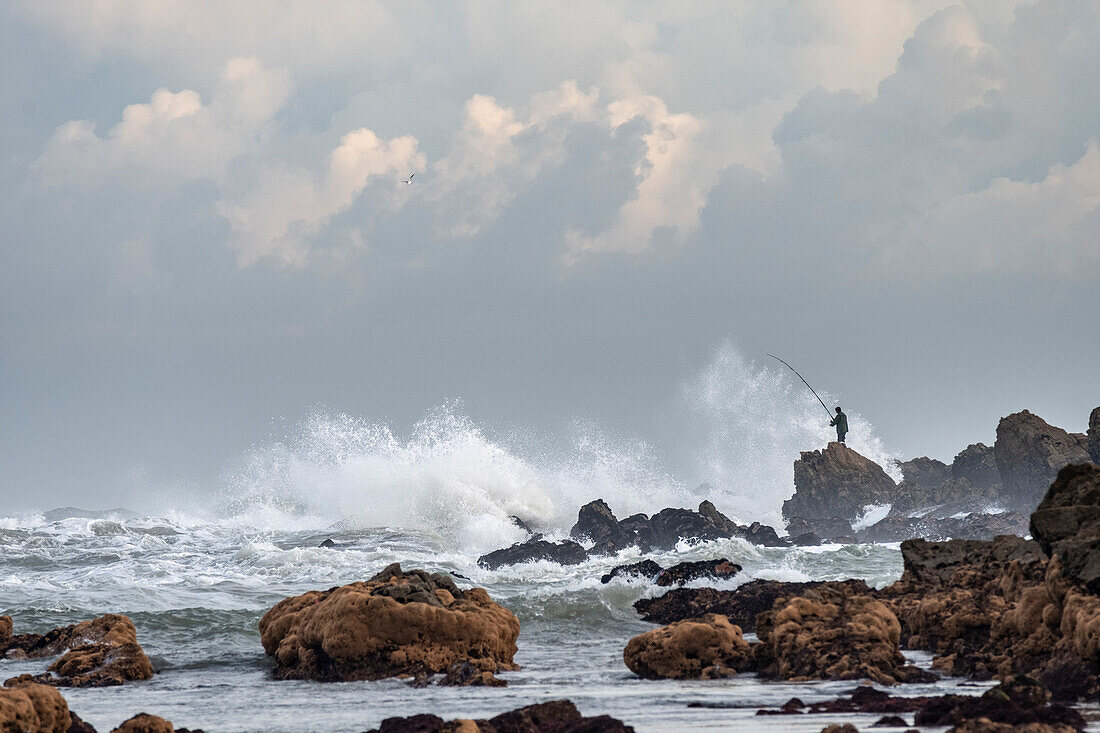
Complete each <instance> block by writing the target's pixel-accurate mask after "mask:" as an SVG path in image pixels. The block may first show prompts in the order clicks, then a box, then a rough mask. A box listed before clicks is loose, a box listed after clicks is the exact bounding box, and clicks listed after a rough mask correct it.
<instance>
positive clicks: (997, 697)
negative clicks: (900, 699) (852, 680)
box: [914, 675, 1085, 730]
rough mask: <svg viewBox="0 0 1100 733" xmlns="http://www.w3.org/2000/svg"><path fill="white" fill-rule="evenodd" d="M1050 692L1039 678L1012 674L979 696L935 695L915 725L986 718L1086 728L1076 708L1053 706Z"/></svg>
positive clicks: (1014, 722)
mask: <svg viewBox="0 0 1100 733" xmlns="http://www.w3.org/2000/svg"><path fill="white" fill-rule="evenodd" d="M1049 701H1050V693H1049V692H1048V691H1047V690H1046V689H1045V688H1043V686H1042V685H1040V684H1039V682H1038V681H1036V680H1034V679H1032V678H1029V677H1025V676H1022V675H1016V676H1010V677H1009V678H1008V679H1007V680H1005V681H1004V682H1003V683H1001V684H1000V685H998V686H997V687H994V688H993V689H991V690H988V691H987V692H986V693H985V694H983V695H981V696H980V697H968V696H962V695H944V696H942V697H939V698H932V699H931V700H930V701H929V702H928V703H927V704H925V705H924V706H922V707H921V709H920V710H918V711H917V715H916V720H915V721H914V723H915V725H918V726H944V725H959V724H962V723H965V722H967V721H975V720H980V719H983V718H984V719H986V720H988V721H990V722H992V723H1001V724H1006V725H1011V726H1025V725H1036V724H1039V725H1048V726H1066V727H1068V728H1069V729H1071V730H1084V728H1085V719H1084V718H1083V717H1081V714H1080V713H1078V712H1077V711H1076V710H1072V709H1070V708H1067V707H1065V706H1063V705H1057V704H1054V705H1051V704H1048V703H1049Z"/></svg>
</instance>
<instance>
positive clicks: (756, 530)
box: [699, 501, 788, 547]
mask: <svg viewBox="0 0 1100 733" xmlns="http://www.w3.org/2000/svg"><path fill="white" fill-rule="evenodd" d="M699 514H700V515H701V516H703V517H704V518H705V519H707V520H708V521H709V522H710V523H711V524H713V525H714V526H715V527H716V528H717V529H718V530H719V531H720V532H722V536H723V537H740V538H741V539H743V540H747V541H749V542H751V543H752V544H754V545H762V546H763V547H786V546H787V545H788V543H787V542H786V541H785V540H783V539H782V538H781V537H780V536H779V534H778V533H777V532H776V531H775V528H774V527H769V526H768V525H766V524H761V523H760V522H753V523H752V524H750V525H748V526H745V525H742V524H738V523H737V522H734V521H733V520H732V519H730V518H729V517H727V516H726V515H725V514H723V513H722V512H720V511H718V509H717V507H715V506H714V504H712V503H711V502H709V501H704V502H701V503H700V504H699Z"/></svg>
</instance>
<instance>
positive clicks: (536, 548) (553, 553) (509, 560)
mask: <svg viewBox="0 0 1100 733" xmlns="http://www.w3.org/2000/svg"><path fill="white" fill-rule="evenodd" d="M587 558H588V553H587V552H585V549H584V548H583V547H581V546H580V545H578V544H577V543H576V542H572V541H570V540H562V541H561V542H547V541H546V540H544V539H541V538H539V537H533V538H531V539H529V540H527V541H526V542H518V543H516V544H514V545H512V546H511V547H505V548H504V549H502V550H494V551H493V552H490V553H488V554H487V555H482V556H481V557H479V558H478V559H477V564H478V565H480V566H481V567H483V568H488V569H490V570H495V569H496V568H499V567H503V566H505V565H518V564H519V563H522V562H535V561H537V560H550V561H551V562H556V563H558V564H559V565H578V564H580V563H582V562H584V561H585V560H586V559H587Z"/></svg>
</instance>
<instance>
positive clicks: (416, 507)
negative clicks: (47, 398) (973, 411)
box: [0, 352, 1095, 733]
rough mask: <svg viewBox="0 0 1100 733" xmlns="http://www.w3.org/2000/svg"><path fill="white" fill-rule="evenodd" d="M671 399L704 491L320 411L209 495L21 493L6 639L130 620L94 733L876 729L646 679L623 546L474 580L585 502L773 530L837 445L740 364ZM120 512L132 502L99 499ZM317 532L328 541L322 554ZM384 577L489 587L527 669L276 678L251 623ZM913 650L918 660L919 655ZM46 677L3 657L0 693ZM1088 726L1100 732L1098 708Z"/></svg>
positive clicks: (433, 426) (723, 690)
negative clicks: (639, 671) (66, 503)
mask: <svg viewBox="0 0 1100 733" xmlns="http://www.w3.org/2000/svg"><path fill="white" fill-rule="evenodd" d="M748 395H751V399H748V398H747V396H748ZM683 396H684V400H685V401H686V402H687V403H689V404H690V405H693V406H692V408H691V412H690V416H689V417H690V419H689V420H687V421H686V422H685V423H683V425H684V427H683V428H682V429H680V430H679V431H678V432H679V433H681V434H682V435H684V436H686V437H687V443H688V444H690V445H691V446H692V448H693V452H692V455H693V456H694V459H695V463H694V464H693V465H694V469H693V471H692V472H691V474H692V475H693V476H703V477H706V478H708V479H709V481H708V482H707V483H696V481H695V480H691V481H686V480H683V479H680V478H677V476H678V475H681V473H682V474H686V473H687V471H681V472H680V473H678V472H677V470H675V469H671V468H669V467H668V466H669V463H668V462H667V461H664V460H662V459H661V458H660V457H659V453H658V452H656V451H655V450H654V449H653V448H652V447H651V445H650V444H648V443H646V442H645V441H641V440H638V439H635V438H632V437H630V436H627V437H623V436H622V435H608V434H607V433H605V432H603V431H600V430H598V429H596V428H594V427H593V426H592V425H591V424H589V423H584V422H578V423H577V424H575V425H572V426H570V428H569V429H568V430H567V431H565V432H566V433H567V434H568V439H565V440H560V441H558V442H557V443H556V444H552V442H549V441H545V440H541V439H539V438H537V437H535V438H532V436H531V435H530V433H529V432H528V431H523V430H516V429H514V428H509V429H507V430H491V429H489V428H488V427H487V426H485V425H481V424H478V423H476V422H475V421H474V420H472V419H471V418H469V417H468V416H466V415H465V414H464V413H463V412H462V411H461V409H460V408H459V407H458V406H455V405H447V406H443V407H441V408H439V409H438V410H436V411H434V412H433V413H431V414H429V415H427V416H425V417H424V419H422V420H421V421H420V422H419V423H417V424H416V425H415V426H413V427H412V428H411V429H410V430H409V431H407V432H406V433H400V432H399V431H397V430H395V429H392V428H391V427H389V426H387V425H386V424H384V423H380V422H377V421H371V420H368V419H364V418H359V417H354V416H349V415H346V414H341V413H338V412H332V411H325V410H319V411H317V412H316V414H313V415H310V416H308V417H307V418H305V419H304V420H302V421H300V422H298V423H296V424H294V425H293V426H291V427H290V428H288V429H286V430H284V431H282V432H280V433H278V434H276V435H273V436H270V437H265V438H264V439H263V440H259V441H257V443H256V444H255V445H254V446H252V448H250V449H249V450H247V451H245V452H244V453H243V454H242V455H241V456H240V457H239V458H238V459H237V460H234V461H232V462H230V465H228V466H227V467H226V469H225V471H224V472H223V474H222V475H220V476H219V478H218V479H217V480H216V481H213V482H212V483H210V484H208V485H192V484H183V483H176V484H158V483H156V482H153V483H150V484H148V485H145V486H142V487H139V488H140V490H139V491H134V490H130V491H128V492H120V493H119V494H117V495H115V494H113V493H111V492H107V491H104V492H99V493H98V494H90V495H92V496H95V497H98V501H99V502H100V505H99V506H84V507H60V508H58V507H50V506H40V507H37V508H34V507H33V504H34V502H35V497H34V496H26V497H21V500H22V502H23V504H25V505H29V506H31V507H32V508H29V509H26V510H20V511H8V512H6V514H7V515H6V516H0V613H6V614H10V615H11V616H12V618H13V619H14V623H15V632H16V633H26V632H44V631H47V630H49V629H51V628H54V627H56V626H60V625H64V624H70V623H75V622H78V621H81V620H84V619H89V618H92V617H94V616H97V615H100V614H104V613H122V614H126V615H127V616H129V617H130V618H131V619H132V620H133V622H134V624H135V626H136V627H137V634H138V641H139V642H140V643H141V645H142V646H143V647H144V649H145V651H146V653H147V654H148V655H149V657H150V659H151V660H152V662H153V666H154V668H155V670H156V673H155V675H154V677H153V679H152V680H149V681H145V682H133V683H128V684H126V685H123V686H119V687H112V688H101V689H64V690H63V694H64V695H65V697H66V699H67V700H68V702H69V705H70V707H71V709H72V710H74V711H75V712H76V713H77V714H78V715H80V716H81V717H82V718H83V719H84V720H86V721H88V722H89V723H91V724H92V725H94V726H95V727H96V728H97V729H98V730H100V731H110V730H111V729H112V728H114V727H115V726H117V725H118V724H119V723H120V722H122V721H123V720H125V719H126V718H129V717H130V716H132V715H134V714H136V713H138V712H148V713H152V714H155V715H159V716H162V717H164V718H167V719H168V720H170V721H172V723H173V724H174V725H175V726H176V727H186V728H190V729H202V730H205V731H207V732H208V733H210V732H214V733H232V732H234V731H242V732H243V731H265V732H268V733H274V732H276V731H285V732H287V733H290V732H292V731H294V732H298V731H333V732H336V731H348V732H351V731H365V730H369V729H371V728H375V727H377V726H378V725H379V723H381V721H382V720H383V719H385V718H389V717H393V716H409V715H414V714H417V713H435V714H437V715H440V716H441V717H443V718H444V719H453V718H457V717H462V718H475V719H477V718H488V717H492V716H494V715H497V714H499V713H502V712H506V711H508V710H512V709H514V708H517V707H521V706H524V705H530V704H534V703H538V702H543V701H548V700H557V699H563V698H564V699H569V700H572V701H573V702H574V703H575V704H576V705H577V707H578V708H579V709H580V710H581V712H582V713H584V714H586V715H600V714H608V715H611V716H614V717H616V718H619V719H621V720H623V721H624V722H626V723H627V724H629V725H631V726H633V727H634V729H635V730H637V731H652V732H657V731H710V730H747V731H776V730H784V731H814V732H815V733H816V731H820V730H821V729H822V728H823V727H824V726H825V725H827V724H830V723H843V722H850V723H853V724H855V725H856V726H857V727H859V728H860V729H863V728H866V727H868V726H870V725H871V724H873V723H874V722H876V720H877V719H878V717H879V716H873V715H828V716H817V715H813V716H810V715H795V716H768V715H757V712H758V711H759V710H761V709H764V708H774V707H777V706H779V705H782V704H783V703H784V702H786V701H787V700H789V699H790V698H792V697H797V698H800V699H801V700H803V701H804V702H813V701H818V700H825V699H831V698H835V697H837V696H839V695H842V694H844V693H846V692H849V691H851V690H852V689H853V688H854V687H855V685H856V683H854V682H815V683H790V682H775V681H764V680H760V679H757V678H756V677H754V676H752V675H748V674H746V675H740V676H737V677H734V678H730V679H724V680H714V681H646V680H640V679H638V678H636V677H635V676H634V675H633V674H631V672H630V671H629V670H628V669H627V668H626V666H625V665H624V663H623V659H622V652H623V648H624V647H625V645H626V643H627V641H628V640H629V639H630V638H631V637H632V636H635V635H637V634H639V633H641V632H643V631H646V630H647V629H650V628H654V627H653V626H652V625H650V624H647V623H645V622H642V621H641V620H640V619H639V617H638V614H637V613H636V612H635V611H634V608H633V604H634V602H635V601H637V600H638V599H640V598H644V597H649V596H654V595H657V594H659V593H662V592H663V591H664V589H659V588H656V587H655V586H653V585H651V584H650V583H648V582H646V581H642V580H631V579H622V578H617V579H615V580H613V581H612V582H610V583H608V584H602V583H601V582H600V577H601V576H602V575H603V574H604V573H606V572H608V571H609V570H610V569H611V568H612V567H614V566H615V565H619V564H623V563H629V562H634V561H636V560H637V559H639V557H640V554H639V552H638V551H637V550H636V549H631V550H626V551H624V552H622V553H620V554H619V555H617V556H612V557H600V558H595V559H590V560H588V561H587V562H584V563H582V564H580V565H573V566H564V567H563V566H560V565H558V564H555V563H552V562H535V563H526V564H521V565H515V566H511V567H504V568H500V569H498V570H487V569H485V568H482V567H479V565H478V564H477V558H478V557H479V556H480V555H481V554H483V553H486V552H489V551H491V550H494V549H497V548H500V547H506V546H508V545H510V544H512V543H514V542H519V541H522V540H523V539H524V538H525V536H526V534H525V532H524V530H522V529H521V528H519V527H518V526H517V525H516V524H515V522H514V521H513V520H512V517H519V518H521V519H522V520H523V521H524V522H526V523H527V524H529V525H530V526H531V527H533V528H534V529H535V530H536V531H538V532H541V533H544V534H545V536H546V537H547V538H548V539H557V538H564V537H567V536H568V534H569V529H570V527H571V525H572V524H573V522H575V520H576V516H577V510H578V508H579V507H580V506H581V505H582V504H584V503H585V502H587V501H590V500H592V499H596V498H602V499H604V500H605V501H607V502H608V504H609V505H610V506H611V508H612V510H613V511H614V512H615V513H616V514H617V516H619V517H620V518H623V517H626V516H628V515H630V514H633V513H635V512H647V513H652V512H655V511H658V510H660V509H662V508H664V507H668V506H674V507H691V508H694V507H696V506H697V505H698V503H699V502H700V501H701V500H702V499H709V500H711V501H713V502H714V503H715V504H716V505H717V507H718V508H719V509H720V510H721V511H723V512H725V513H726V514H728V515H730V516H731V517H733V518H734V519H736V520H738V521H741V522H745V523H747V522H749V521H753V520H759V521H764V522H767V523H770V524H772V525H773V526H777V527H782V523H781V506H782V501H783V499H785V498H786V497H789V496H790V494H791V493H792V492H793V490H794V487H793V479H792V469H791V465H792V462H793V461H794V460H795V459H797V457H798V451H799V450H805V449H811V448H815V447H824V445H825V444H826V442H827V441H828V438H829V433H830V431H829V429H828V428H827V424H826V423H825V422H824V421H823V420H821V418H820V416H819V415H817V414H816V411H819V410H820V407H819V406H817V405H816V403H814V402H812V397H811V398H809V400H807V399H806V396H805V395H803V394H802V393H801V392H800V391H798V390H796V389H795V388H794V386H793V385H791V384H790V382H789V380H788V379H787V378H786V377H785V376H783V375H777V374H775V373H773V372H767V371H765V370H762V369H757V368H754V367H753V366H752V365H750V364H748V363H746V362H744V361H743V360H740V357H738V356H737V354H736V353H732V352H731V353H730V354H729V355H727V361H726V362H725V363H723V362H722V360H721V359H719V360H718V362H716V364H715V365H712V372H708V373H704V374H702V375H700V376H699V377H698V379H696V380H695V381H694V382H693V383H691V384H688V385H686V387H685V390H684V395H683ZM849 415H850V423H851V427H852V432H851V433H850V436H849V438H850V440H849V442H850V444H851V445H852V446H853V447H855V448H856V449H857V450H859V451H860V452H861V453H864V454H865V455H868V456H871V457H873V458H875V460H877V461H879V462H880V464H882V465H884V466H886V467H887V468H888V470H894V469H893V467H892V465H891V463H890V459H891V457H892V456H891V454H890V453H888V452H887V451H885V449H884V448H883V447H882V444H881V442H880V441H878V440H877V439H876V438H875V437H874V434H873V430H871V428H870V426H869V424H868V423H867V422H866V421H864V420H862V418H861V417H860V416H859V415H858V413H857V412H855V411H851V412H849ZM764 418H767V419H764ZM760 425H764V426H766V428H764V429H763V431H762V430H761V429H760V428H759V427H757V426H760ZM680 465H681V466H683V465H687V464H686V463H684V462H682V463H681V464H680ZM119 497H121V498H122V499H124V502H121V501H120V502H115V501H113V500H114V499H117V498H119ZM119 504H122V506H119ZM104 505H105V506H104ZM112 507H114V508H112ZM879 510H880V511H881V508H879ZM3 513H4V512H3V511H0V514H3ZM872 520H873V517H869V518H868V520H867V521H872ZM326 539H331V540H332V541H333V543H334V544H335V546H334V547H331V548H326V547H319V545H320V544H321V542H322V541H324V540H326ZM649 557H651V558H652V559H654V560H656V561H657V562H658V563H660V564H662V565H665V566H669V565H672V564H675V563H677V562H683V561H688V560H701V559H713V558H719V557H724V558H728V559H729V560H732V561H733V562H735V563H738V564H740V565H741V566H742V567H743V570H742V572H741V573H739V574H738V575H737V576H736V577H734V578H733V579H731V580H728V581H723V582H721V583H718V587H723V588H735V587H737V586H739V585H740V584H742V583H745V582H748V581H749V580H752V579H755V578H764V579H776V580H785V581H805V580H842V579H845V578H861V579H863V580H865V581H867V583H869V584H870V585H873V586H876V587H881V586H884V585H886V584H889V583H891V582H892V581H894V580H896V579H897V578H898V577H899V576H900V575H901V572H902V560H901V553H900V550H899V548H898V546H897V545H896V544H881V545H869V544H864V545H825V546H821V547H812V548H764V547H758V546H755V545H752V544H749V543H747V542H744V541H742V540H739V539H735V540H722V541H715V542H705V543H701V544H688V543H682V544H681V545H680V546H678V547H676V548H675V549H674V550H671V551H667V552H659V553H653V554H650V555H649ZM394 562H398V563H400V564H401V565H402V567H403V568H405V569H412V568H420V569H424V570H428V571H433V572H434V571H445V572H451V573H454V574H456V576H461V577H459V578H458V580H457V582H458V583H459V585H460V587H469V586H471V585H476V586H480V587H484V588H486V589H487V590H488V592H489V594H490V596H491V597H492V598H493V599H494V600H496V601H497V602H499V603H501V604H502V605H504V606H505V607H507V608H508V609H510V610H511V611H512V612H513V613H515V614H516V616H517V617H518V618H519V620H520V624H521V630H520V635H519V639H518V642H517V644H518V653H517V655H516V658H515V661H516V662H517V663H518V664H519V666H520V667H521V669H520V670H518V671H515V672H507V673H503V674H501V675H500V676H501V678H502V679H504V680H506V681H507V683H508V684H507V686H506V687H502V688H449V687H439V686H429V687H426V688H414V687H411V686H409V685H408V684H407V683H406V682H405V681H402V680H398V679H389V680H382V681H376V682H348V683H318V682H302V681H277V680H275V679H273V677H272V663H271V660H270V659H268V658H267V657H266V656H265V655H264V651H263V648H262V646H261V644H260V636H259V632H258V630H257V624H258V622H259V620H260V618H261V617H262V616H263V614H264V613H265V612H266V611H267V610H268V609H269V608H271V607H272V606H273V605H275V604H276V603H278V602H279V601H281V600H282V599H284V598H286V597H288V596H292V595H296V594H300V593H303V592H305V591H308V590H313V589H325V588H330V587H333V586H338V585H341V584H345V583H350V582H353V581H357V580H365V579H367V578H369V577H370V576H372V575H373V574H375V573H376V572H378V571H379V570H381V569H382V568H384V567H385V566H387V565H389V564H390V563H394ZM750 638H751V637H750ZM909 656H910V658H911V659H912V661H913V662H914V663H916V664H918V665H922V666H926V667H927V666H929V665H930V664H931V659H930V657H929V656H928V655H926V654H920V653H910V654H909ZM47 664H48V660H42V659H37V660H6V659H5V660H0V679H6V678H8V677H11V676H15V675H18V674H21V673H23V672H31V673H38V672H41V671H44V669H45V667H46V666H47ZM988 686H989V683H973V682H968V681H966V680H959V679H944V680H941V681H940V682H938V683H936V684H929V685H907V686H904V687H903V688H900V689H897V690H894V691H893V692H895V693H897V694H905V695H925V694H938V693H943V692H947V691H954V692H959V693H963V694H980V693H981V692H983V691H984V690H985V689H986V688H988ZM1087 714H1088V715H1089V717H1090V718H1092V717H1095V711H1094V710H1092V709H1091V708H1090V709H1089V711H1088V713H1087ZM907 717H908V716H907ZM908 722H912V720H911V718H910V720H909V721H908ZM876 730H878V729H876ZM881 730H889V729H888V728H882V729H881Z"/></svg>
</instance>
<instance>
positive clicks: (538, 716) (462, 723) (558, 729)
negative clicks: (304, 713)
mask: <svg viewBox="0 0 1100 733" xmlns="http://www.w3.org/2000/svg"><path fill="white" fill-rule="evenodd" d="M633 732H634V729H633V728H631V727H630V726H629V725H626V724H625V723H623V722H622V721H621V720H616V719H615V718H612V717H611V716H608V715H598V716H594V717H591V718H586V717H584V716H583V715H581V713H580V711H579V710H577V706H576V705H574V704H573V703H572V702H570V701H569V700H551V701H549V702H543V703H539V704H537V705H528V706H526V707H522V708H518V709H516V710H512V711H511V712H507V713H503V714H501V715H498V716H496V717H495V718H490V719H488V720H464V719H458V720H452V721H449V722H444V720H443V718H440V717H439V716H437V715H427V714H420V715H413V716H410V717H407V718H386V719H385V720H383V721H382V724H381V725H380V726H378V727H377V728H374V729H372V730H370V731H367V733H633Z"/></svg>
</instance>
